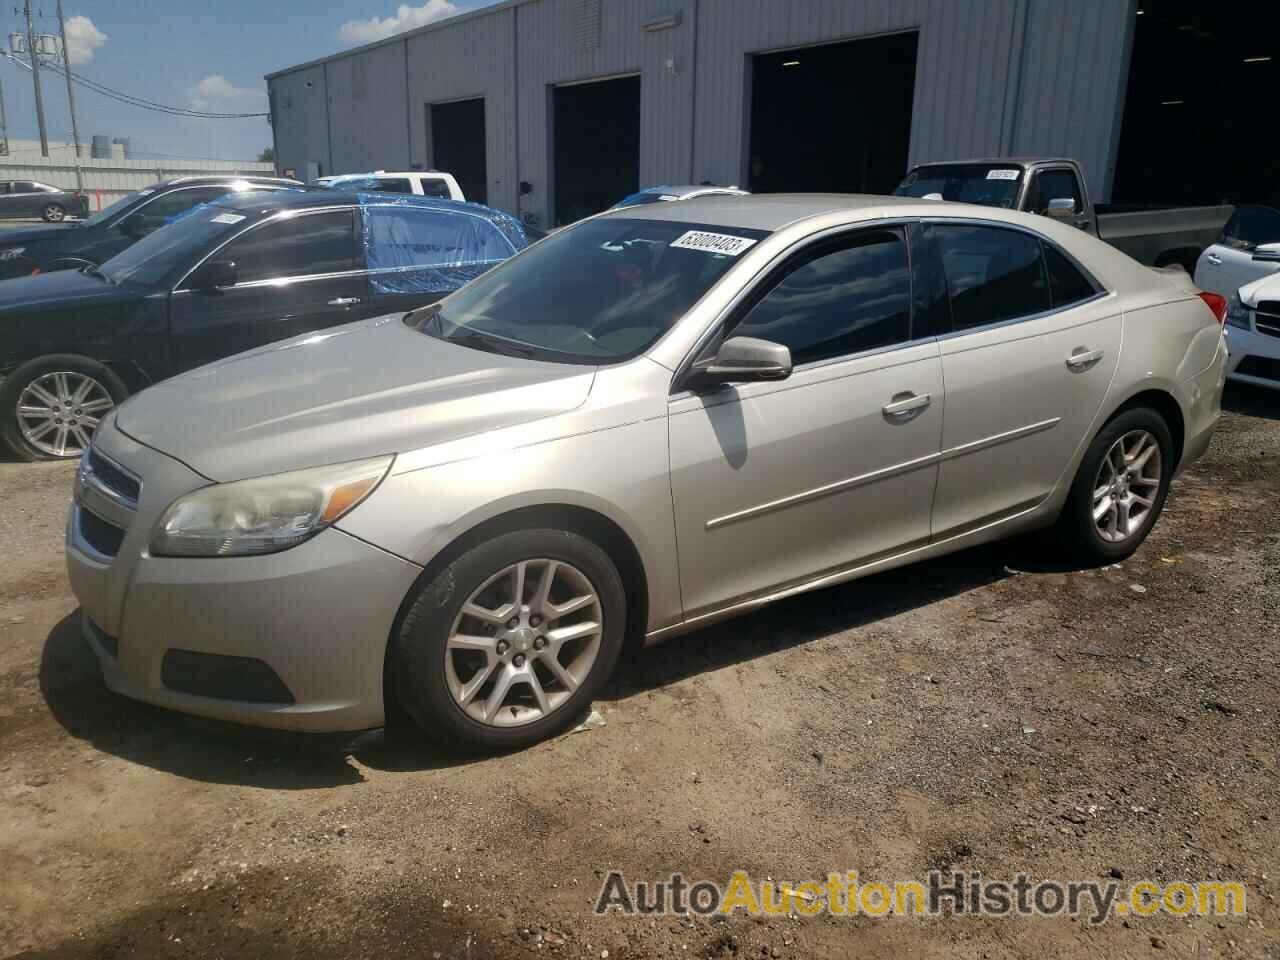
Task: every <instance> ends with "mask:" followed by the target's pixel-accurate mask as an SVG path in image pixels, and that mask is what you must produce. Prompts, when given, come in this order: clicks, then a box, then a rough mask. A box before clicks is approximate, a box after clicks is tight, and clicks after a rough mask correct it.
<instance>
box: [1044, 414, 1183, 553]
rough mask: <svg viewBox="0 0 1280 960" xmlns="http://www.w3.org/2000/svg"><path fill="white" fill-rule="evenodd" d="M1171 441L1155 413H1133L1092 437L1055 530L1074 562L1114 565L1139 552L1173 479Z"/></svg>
mask: <svg viewBox="0 0 1280 960" xmlns="http://www.w3.org/2000/svg"><path fill="white" fill-rule="evenodd" d="M1175 466H1176V464H1175V463H1174V447H1173V437H1172V435H1171V434H1170V432H1169V426H1168V424H1167V423H1166V422H1165V420H1164V417H1162V416H1161V415H1160V414H1159V413H1157V412H1156V411H1155V410H1152V409H1150V408H1147V407H1135V408H1134V409H1132V410H1126V411H1124V412H1123V413H1121V414H1119V415H1118V416H1116V417H1115V418H1113V419H1112V420H1111V421H1109V422H1108V423H1107V424H1106V425H1105V426H1104V427H1103V428H1102V430H1100V431H1099V432H1098V435H1097V436H1096V437H1094V439H1093V443H1091V444H1090V445H1089V449H1088V450H1087V451H1085V455H1084V459H1083V460H1081V462H1080V469H1079V471H1078V472H1077V473H1076V479H1075V482H1074V483H1073V485H1072V487H1071V493H1070V494H1069V495H1068V497H1067V502H1066V505H1065V506H1064V507H1063V510H1062V515H1061V516H1060V517H1059V519H1058V530H1059V533H1060V534H1061V535H1062V538H1063V539H1064V540H1066V541H1067V543H1068V544H1069V545H1070V546H1071V547H1072V549H1073V552H1074V553H1075V554H1076V556H1077V558H1078V559H1080V560H1083V561H1085V562H1090V563H1115V562H1116V561H1118V560H1123V559H1124V558H1126V557H1128V556H1129V555H1130V554H1132V553H1133V552H1134V551H1135V550H1137V549H1138V547H1139V546H1141V544H1142V541H1144V540H1145V539H1146V538H1147V535H1148V534H1149V533H1150V532H1151V528H1152V527H1153V526H1155V522H1156V520H1157V519H1158V518H1159V516H1160V512H1161V511H1162V510H1163V509H1164V502H1165V498H1166V497H1167V496H1168V493H1169V482H1170V481H1171V480H1172V478H1173V471H1174V468H1175Z"/></svg>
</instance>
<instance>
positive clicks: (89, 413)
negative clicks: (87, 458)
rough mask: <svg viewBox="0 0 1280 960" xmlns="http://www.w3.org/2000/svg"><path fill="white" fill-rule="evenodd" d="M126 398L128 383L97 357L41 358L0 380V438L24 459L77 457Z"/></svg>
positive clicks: (54, 355) (25, 364)
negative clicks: (63, 443)
mask: <svg viewBox="0 0 1280 960" xmlns="http://www.w3.org/2000/svg"><path fill="white" fill-rule="evenodd" d="M59 385H61V386H62V387H65V389H60V386H59ZM82 390H83V391H84V392H83V393H81V392H80V391H82ZM63 392H65V393H66V397H65V398H64V397H62V396H61V394H62V393H63ZM128 396H129V388H128V387H126V386H125V384H124V381H123V380H121V379H120V378H119V377H118V376H117V375H116V374H115V372H114V371H113V370H112V369H111V368H110V367H108V366H106V365H104V364H101V363H99V362H98V361H97V360H91V359H90V358H88V357H82V356H78V355H76V354H66V353H51V354H49V355H48V356H44V357H37V358H36V359H34V360H29V361H27V362H26V363H24V364H22V365H21V366H20V367H18V368H17V369H16V370H14V371H13V373H11V374H9V376H8V377H6V378H5V380H4V383H3V384H0V441H3V442H4V445H5V446H7V447H8V448H9V449H10V450H11V451H12V452H13V454H14V456H16V457H17V458H18V459H20V460H71V459H75V458H76V457H78V456H80V454H81V453H83V452H84V451H85V449H87V448H88V441H89V440H91V439H92V437H93V432H94V430H96V429H97V427H98V424H99V423H100V422H101V421H102V418H103V417H105V416H107V414H109V413H110V412H111V411H112V410H114V409H115V408H116V407H117V406H119V405H120V404H121V403H123V402H124V401H125V399H126V398H127V397H128ZM64 401H68V402H67V403H64ZM77 401H78V402H77ZM55 407H56V408H57V409H55ZM41 408H44V409H46V410H47V411H48V415H47V416H46V415H45V414H44V413H42V412H40V410H41ZM64 408H65V409H64ZM54 421H58V422H54ZM46 425H47V427H48V429H45V430H44V431H43V432H37V431H40V430H42V428H43V427H44V426H46ZM60 437H61V438H63V439H64V440H65V446H64V447H63V452H62V453H59V452H58V449H59V444H58V440H59V438H60Z"/></svg>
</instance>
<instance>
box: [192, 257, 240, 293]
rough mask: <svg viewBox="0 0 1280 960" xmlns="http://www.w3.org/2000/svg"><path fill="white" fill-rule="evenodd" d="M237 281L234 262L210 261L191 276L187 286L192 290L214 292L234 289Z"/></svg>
mask: <svg viewBox="0 0 1280 960" xmlns="http://www.w3.org/2000/svg"><path fill="white" fill-rule="evenodd" d="M237 279H238V277H237V274H236V265H235V261H233V260H210V261H208V262H207V263H205V264H203V265H202V266H201V267H200V268H199V269H198V270H196V272H195V273H193V274H192V275H191V280H190V281H189V283H188V286H190V287H191V289H192V290H216V289H217V288H219V287H234V286H235V285H236V280H237Z"/></svg>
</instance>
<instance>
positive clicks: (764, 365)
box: [698, 337, 791, 384]
mask: <svg viewBox="0 0 1280 960" xmlns="http://www.w3.org/2000/svg"><path fill="white" fill-rule="evenodd" d="M698 373H699V374H700V377H699V379H700V380H701V381H702V382H703V383H707V384H712V383H714V384H720V383H758V382H761V381H767V380H785V379H787V377H789V376H791V351H790V350H789V349H787V348H786V347H784V346H783V345H782V344H780V343H773V342H772V341H770V340H758V339H756V338H755V337H730V338H729V339H728V340H726V341H725V342H724V343H722V344H721V345H720V350H719V352H717V353H716V355H715V356H714V357H712V358H711V359H710V360H709V361H704V365H703V366H701V367H700V368H699V369H698Z"/></svg>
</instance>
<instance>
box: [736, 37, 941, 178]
mask: <svg viewBox="0 0 1280 960" xmlns="http://www.w3.org/2000/svg"><path fill="white" fill-rule="evenodd" d="M917 42H918V35H917V34H916V33H914V32H911V33H898V34H892V35H889V36H883V37H871V38H868V39H865V40H850V41H846V42H844V43H830V44H824V45H823V46H818V47H803V48H800V49H795V50H784V51H782V52H780V53H765V54H757V55H756V56H754V57H753V58H752V65H751V148H750V154H749V160H748V166H749V169H748V182H749V184H750V189H751V190H752V191H754V192H756V193H775V192H781V191H805V192H808V191H820V192H826V191H834V192H838V193H891V192H893V188H894V187H896V186H897V185H898V182H899V181H900V180H901V179H902V177H903V174H905V173H906V170H907V155H908V149H909V147H910V142H911V104H912V100H913V98H914V96H915V83H916V47H917Z"/></svg>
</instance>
